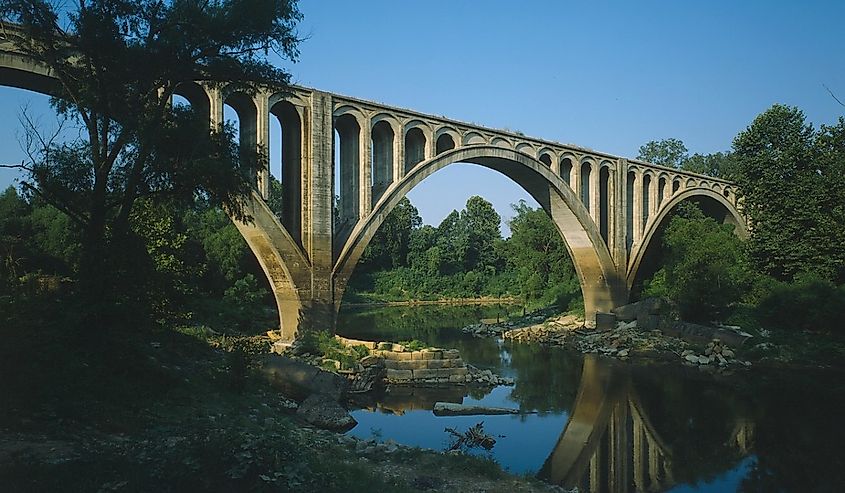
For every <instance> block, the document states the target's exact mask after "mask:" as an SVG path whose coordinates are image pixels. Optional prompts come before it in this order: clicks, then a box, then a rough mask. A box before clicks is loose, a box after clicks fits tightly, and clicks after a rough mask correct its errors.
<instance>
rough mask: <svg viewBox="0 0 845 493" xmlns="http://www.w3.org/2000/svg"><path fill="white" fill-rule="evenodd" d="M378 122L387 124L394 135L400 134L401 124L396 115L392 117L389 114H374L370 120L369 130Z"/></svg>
mask: <svg viewBox="0 0 845 493" xmlns="http://www.w3.org/2000/svg"><path fill="white" fill-rule="evenodd" d="M380 122H387V124H388V125H390V128H391V129H393V133H394V134H399V133H401V129H402V124H401V123H400V122H399V118H397V117H396V115H392V114H390V113H384V112H382V113H376V114H375V115H373V116H372V117H371V118H370V128H372V127H375V126H376V125H377V124H378V123H380Z"/></svg>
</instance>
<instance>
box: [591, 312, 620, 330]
mask: <svg viewBox="0 0 845 493" xmlns="http://www.w3.org/2000/svg"><path fill="white" fill-rule="evenodd" d="M615 327H616V315H615V314H613V313H602V312H596V330H613V329H614V328H615Z"/></svg>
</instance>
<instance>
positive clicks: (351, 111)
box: [332, 104, 367, 128]
mask: <svg viewBox="0 0 845 493" xmlns="http://www.w3.org/2000/svg"><path fill="white" fill-rule="evenodd" d="M347 115H348V116H351V117H352V118H355V120H356V121H357V122H358V126H360V127H362V128H363V126H364V122H366V121H367V117H366V116H365V115H364V112H363V111H361V110H360V109H358V108H356V107H354V106H351V105H348V104H345V105H342V106H338V107H337V108H335V109H334V111H333V112H332V116H333V117H334V119H335V120H337V119H338V118H340V117H342V116H347Z"/></svg>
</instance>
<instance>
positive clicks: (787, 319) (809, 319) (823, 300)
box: [756, 274, 845, 331]
mask: <svg viewBox="0 0 845 493" xmlns="http://www.w3.org/2000/svg"><path fill="white" fill-rule="evenodd" d="M766 287H767V288H768V293H766V294H761V299H760V302H759V304H758V305H757V310H756V315H757V318H758V320H759V321H760V323H761V324H762V325H763V327H766V328H778V329H793V330H795V329H797V330H812V331H831V330H834V329H837V330H841V329H840V327H842V320H843V318H845V285H843V286H839V287H837V286H836V285H834V284H833V283H832V282H830V281H828V280H825V279H822V278H821V277H819V276H817V275H816V274H805V275H803V276H800V277H799V278H798V279H796V280H795V281H794V282H792V283H785V282H779V281H774V280H771V281H769V282H767V283H766Z"/></svg>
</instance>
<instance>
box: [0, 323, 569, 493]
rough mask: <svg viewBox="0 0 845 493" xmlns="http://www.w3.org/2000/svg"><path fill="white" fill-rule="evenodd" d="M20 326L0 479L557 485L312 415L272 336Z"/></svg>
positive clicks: (266, 485)
mask: <svg viewBox="0 0 845 493" xmlns="http://www.w3.org/2000/svg"><path fill="white" fill-rule="evenodd" d="M11 335H12V334H7V337H8V336H11ZM14 336H16V337H17V339H14V340H13V343H14V344H8V343H7V344H5V348H4V350H2V351H0V353H2V354H0V361H3V368H2V370H3V373H2V375H3V377H4V378H3V380H2V382H0V387H2V388H0V390H2V392H3V394H2V395H3V396H4V406H3V407H2V409H0V484H2V485H3V486H4V489H8V490H10V491H162V492H168V491H279V490H282V491H344V492H346V491H373V490H378V491H420V490H428V491H502V492H506V491H526V492H534V491H554V490H555V489H554V488H553V487H550V486H547V485H545V484H544V483H541V482H539V481H537V480H532V479H527V478H521V477H514V476H510V475H508V474H506V473H505V472H503V471H502V469H501V468H500V467H499V466H498V465H496V464H495V463H493V462H492V461H490V460H486V459H483V458H475V457H470V456H467V455H464V454H453V453H450V454H444V453H438V452H436V451H429V450H422V449H416V448H411V447H404V446H400V445H398V444H396V443H392V442H386V443H376V442H375V441H370V440H361V439H356V438H354V437H347V436H344V435H339V434H335V433H331V432H326V431H321V430H317V429H314V428H312V427H310V426H307V425H305V424H303V423H302V422H301V421H300V420H299V419H298V418H297V416H296V415H295V412H294V411H295V406H294V405H293V404H292V403H291V401H290V399H287V398H286V397H285V396H282V395H280V394H279V393H278V392H277V391H275V390H274V389H272V388H271V387H270V386H269V385H268V384H267V383H266V381H265V380H264V378H263V377H261V376H260V375H259V374H258V373H257V371H256V370H257V368H256V363H255V359H254V358H253V357H252V355H253V354H256V353H257V352H259V351H261V350H262V349H261V345H262V344H265V345H266V342H265V341H264V340H263V338H232V337H229V338H226V337H222V336H213V335H211V334H209V333H207V331H204V330H201V329H194V328H180V329H179V330H177V331H160V332H157V333H153V334H146V335H142V334H133V333H130V332H123V333H121V334H120V335H119V337H116V336H115V334H112V335H107V334H103V339H104V340H103V341H102V342H101V343H99V344H97V345H96V346H94V345H92V344H93V343H92V342H91V341H88V342H80V341H78V340H76V339H74V338H72V337H71V336H69V335H62V334H61V333H54V332H53V331H49V330H48V329H45V330H42V331H35V332H32V331H29V332H24V331H21V332H20V333H17V334H14ZM34 348H37V349H35V350H34V351H31V350H33V349H34ZM13 349H16V350H17V352H13V351H12V350H13ZM30 351H31V352H30Z"/></svg>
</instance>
